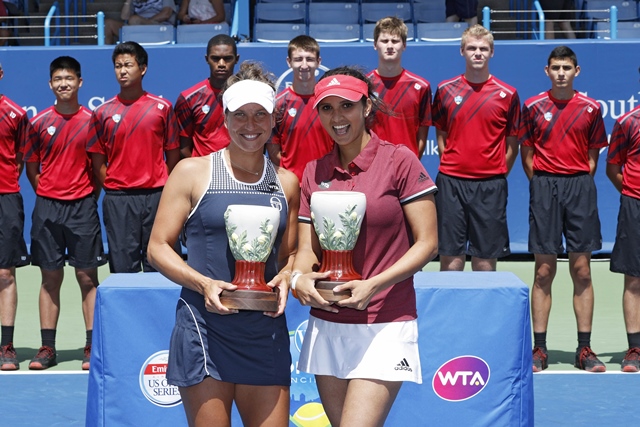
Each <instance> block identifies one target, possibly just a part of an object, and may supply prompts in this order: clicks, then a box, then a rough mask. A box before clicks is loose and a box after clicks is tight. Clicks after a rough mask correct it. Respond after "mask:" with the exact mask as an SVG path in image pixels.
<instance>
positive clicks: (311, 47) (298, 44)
mask: <svg viewBox="0 0 640 427" xmlns="http://www.w3.org/2000/svg"><path fill="white" fill-rule="evenodd" d="M296 49H302V50H303V51H305V52H310V53H313V54H314V55H315V56H316V59H317V58H319V57H320V45H319V44H318V42H317V41H316V39H314V38H313V37H311V36H307V35H304V34H301V35H299V36H296V37H294V38H292V39H291V41H290V42H289V46H288V47H287V56H288V57H289V59H291V55H292V54H293V51H294V50H296Z"/></svg>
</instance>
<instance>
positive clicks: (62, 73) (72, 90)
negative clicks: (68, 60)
mask: <svg viewBox="0 0 640 427" xmlns="http://www.w3.org/2000/svg"><path fill="white" fill-rule="evenodd" d="M81 86H82V78H80V77H78V75H77V74H76V73H75V72H74V71H72V70H67V69H61V70H56V71H54V72H53V75H52V76H51V80H49V87H50V88H51V90H52V91H53V94H54V95H55V96H56V99H57V100H58V101H59V102H65V101H70V100H74V99H77V97H78V90H79V89H80V87H81Z"/></svg>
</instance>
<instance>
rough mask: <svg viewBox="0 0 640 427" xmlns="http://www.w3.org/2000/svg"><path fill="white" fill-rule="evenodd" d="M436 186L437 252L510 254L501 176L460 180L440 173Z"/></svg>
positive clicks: (504, 184)
mask: <svg viewBox="0 0 640 427" xmlns="http://www.w3.org/2000/svg"><path fill="white" fill-rule="evenodd" d="M436 186H437V187H438V192H437V193H436V208H437V212H438V251H439V253H440V255H445V256H460V255H465V254H468V255H471V256H473V257H478V258H484V259H493V258H501V257H504V256H507V255H509V254H510V253H511V251H510V249H509V229H508V228H507V196H508V188H507V180H506V178H505V177H504V176H496V177H492V178H488V179H463V178H454V177H452V176H448V175H445V174H443V173H439V174H438V176H437V178H436Z"/></svg>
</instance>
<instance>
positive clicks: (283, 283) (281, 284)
mask: <svg viewBox="0 0 640 427" xmlns="http://www.w3.org/2000/svg"><path fill="white" fill-rule="evenodd" d="M290 276H291V272H289V271H282V272H280V273H278V274H276V275H275V277H274V278H273V279H271V281H270V282H269V283H267V286H269V287H270V288H274V289H275V288H278V290H279V291H280V292H278V311H265V312H264V315H265V316H269V317H274V318H275V317H278V316H281V315H282V313H284V308H285V307H286V305H287V297H288V296H289V277H290Z"/></svg>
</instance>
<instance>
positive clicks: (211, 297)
mask: <svg viewBox="0 0 640 427" xmlns="http://www.w3.org/2000/svg"><path fill="white" fill-rule="evenodd" d="M236 288H237V286H236V285H232V284H231V283H227V282H223V281H222V280H213V279H208V280H207V281H206V282H205V283H204V285H203V291H204V292H203V296H204V307H205V308H206V309H207V311H210V312H211V313H217V314H235V313H237V312H238V310H234V309H229V308H227V307H225V306H224V305H222V303H221V302H220V294H221V293H222V291H224V290H227V291H234V290H236Z"/></svg>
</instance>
